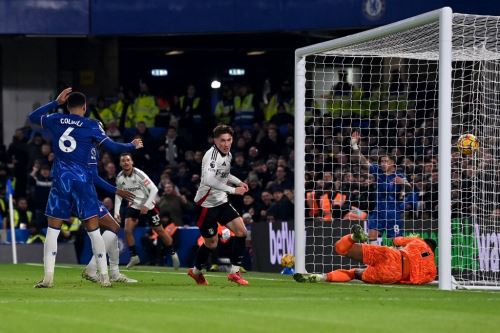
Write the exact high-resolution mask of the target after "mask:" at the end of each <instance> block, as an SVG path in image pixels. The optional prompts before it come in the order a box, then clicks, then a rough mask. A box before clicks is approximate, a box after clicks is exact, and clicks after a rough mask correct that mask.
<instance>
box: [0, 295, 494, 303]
mask: <svg viewBox="0 0 500 333" xmlns="http://www.w3.org/2000/svg"><path fill="white" fill-rule="evenodd" d="M455 300H456V299H455V298H451V297H445V298H443V297H366V296H365V297H351V296H338V295H332V296H331V297H319V298H316V297H315V298H314V301H329V302H331V301H338V302H346V301H347V302H376V301H387V302H408V301H422V302H424V301H425V302H453V301H455ZM468 300H471V299H468ZM474 300H480V301H488V302H495V303H497V302H500V298H486V299H483V298H481V299H479V298H476V299H474ZM103 301H104V302H108V303H122V302H123V303H128V302H143V303H163V302H232V301H248V302H263V301H265V302H291V301H293V302H310V301H311V297H309V296H304V297H297V296H292V297H268V298H266V297H156V298H150V297H115V298H107V299H102V298H99V299H96V298H75V299H39V298H37V299H13V300H0V304H46V303H53V304H65V303H102V302H103Z"/></svg>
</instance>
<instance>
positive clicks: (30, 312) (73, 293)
mask: <svg viewBox="0 0 500 333" xmlns="http://www.w3.org/2000/svg"><path fill="white" fill-rule="evenodd" d="M81 270H82V267H81V266H58V267H56V278H55V286H54V288H52V289H34V288H33V285H34V283H35V282H37V281H38V280H39V279H40V278H41V276H42V273H43V267H42V266H41V265H29V264H20V265H0V332H37V333H41V332H65V333H68V332H122V333H123V332H182V333H188V332H197V333H200V332H203V333H206V332H242V333H243V332H311V333H313V332H314V333H316V332H329V333H331V332H405V333H409V332H454V333H456V332H498V331H499V330H500V292H487V291H456V292H443V291H439V290H437V289H436V287H428V286H424V287H408V286H373V285H372V286H370V285H364V284H359V283H354V284H327V283H317V284H299V283H296V282H294V281H293V280H292V278H291V277H290V276H282V275H278V274H265V273H247V274H245V277H246V279H248V281H249V282H250V286H247V287H240V286H237V285H234V284H231V283H229V282H228V281H227V279H226V275H225V274H223V273H209V274H208V275H207V279H208V280H209V283H210V285H209V286H197V285H195V284H194V281H192V280H191V279H190V278H189V277H188V276H187V275H186V273H185V269H183V270H180V271H174V270H172V269H167V268H164V267H140V266H139V267H138V268H137V269H134V270H128V271H126V270H124V271H123V272H124V273H126V274H127V275H128V276H130V277H132V278H135V279H138V280H139V283H137V284H128V285H126V284H118V283H115V284H114V285H113V287H112V288H101V287H99V286H98V285H96V284H94V283H91V282H89V281H85V280H83V279H82V278H81V277H80V273H81Z"/></svg>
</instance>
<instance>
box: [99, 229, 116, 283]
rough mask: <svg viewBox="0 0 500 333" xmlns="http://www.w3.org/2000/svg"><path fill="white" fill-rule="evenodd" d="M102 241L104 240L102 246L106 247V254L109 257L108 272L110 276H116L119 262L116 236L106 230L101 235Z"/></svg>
mask: <svg viewBox="0 0 500 333" xmlns="http://www.w3.org/2000/svg"><path fill="white" fill-rule="evenodd" d="M102 239H103V240H104V245H105V246H106V253H107V254H108V257H109V271H110V272H111V276H113V274H115V275H116V274H118V273H119V271H120V269H119V268H118V264H119V262H120V249H119V248H118V236H117V235H116V234H115V233H114V232H112V231H110V230H106V231H105V232H104V233H103V234H102Z"/></svg>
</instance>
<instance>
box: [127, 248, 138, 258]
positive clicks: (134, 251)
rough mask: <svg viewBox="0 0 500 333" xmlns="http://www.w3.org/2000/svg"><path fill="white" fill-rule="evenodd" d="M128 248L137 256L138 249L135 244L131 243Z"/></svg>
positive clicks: (131, 253) (132, 254)
mask: <svg viewBox="0 0 500 333" xmlns="http://www.w3.org/2000/svg"><path fill="white" fill-rule="evenodd" d="M128 250H129V251H130V256H131V257H133V256H136V255H137V250H136V249H135V245H130V246H129V247H128Z"/></svg>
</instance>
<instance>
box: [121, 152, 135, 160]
mask: <svg viewBox="0 0 500 333" xmlns="http://www.w3.org/2000/svg"><path fill="white" fill-rule="evenodd" d="M123 156H130V159H132V153H130V152H125V153H121V154H120V159H121V158H122V157H123Z"/></svg>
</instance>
